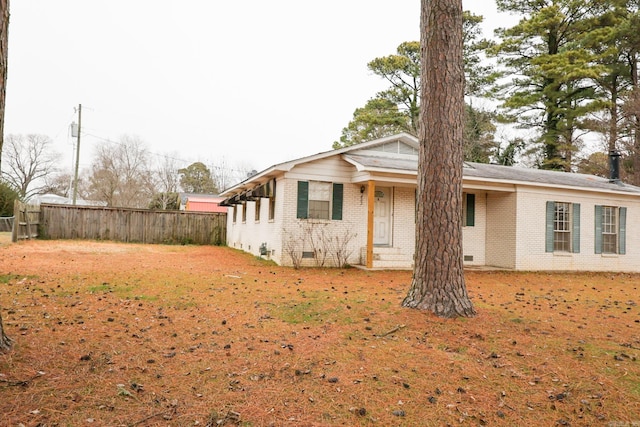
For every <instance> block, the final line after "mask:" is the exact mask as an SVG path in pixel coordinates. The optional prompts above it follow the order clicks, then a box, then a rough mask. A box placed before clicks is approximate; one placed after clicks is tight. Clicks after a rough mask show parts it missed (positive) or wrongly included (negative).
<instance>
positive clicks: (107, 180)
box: [85, 135, 155, 208]
mask: <svg viewBox="0 0 640 427" xmlns="http://www.w3.org/2000/svg"><path fill="white" fill-rule="evenodd" d="M154 192H155V187H154V184H153V178H152V173H151V171H150V168H149V155H148V152H147V149H146V147H145V146H144V143H143V142H142V141H141V140H140V139H139V138H137V137H131V136H127V135H125V136H123V137H122V138H120V142H119V143H117V144H104V145H102V146H100V147H98V150H97V154H96V156H95V158H94V160H93V163H92V164H91V171H90V172H89V178H88V194H87V195H86V196H85V197H87V198H89V199H90V200H95V201H101V202H106V204H107V206H118V207H129V208H143V207H144V208H146V207H147V206H148V205H149V201H150V200H151V197H152V195H153V193H154Z"/></svg>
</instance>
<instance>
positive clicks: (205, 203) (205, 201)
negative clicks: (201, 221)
mask: <svg viewBox="0 0 640 427" xmlns="http://www.w3.org/2000/svg"><path fill="white" fill-rule="evenodd" d="M223 200H224V198H223V197H216V198H212V197H189V198H188V199H187V204H186V205H185V210H186V211H191V212H222V213H226V212H227V208H226V207H225V206H220V202H221V201H223Z"/></svg>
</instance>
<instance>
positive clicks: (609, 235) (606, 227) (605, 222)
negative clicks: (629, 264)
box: [602, 206, 618, 254]
mask: <svg viewBox="0 0 640 427" xmlns="http://www.w3.org/2000/svg"><path fill="white" fill-rule="evenodd" d="M602 253H605V254H617V253H618V209H617V208H615V207H613V206H603V207H602Z"/></svg>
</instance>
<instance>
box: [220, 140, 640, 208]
mask: <svg viewBox="0 0 640 427" xmlns="http://www.w3.org/2000/svg"><path fill="white" fill-rule="evenodd" d="M395 142H397V143H398V147H400V146H401V145H402V146H404V148H405V150H402V149H401V148H398V152H395V153H392V152H388V151H385V149H384V147H387V146H390V144H392V143H395ZM381 147H382V148H383V149H380V148H381ZM417 149H418V139H417V138H416V137H414V136H412V135H409V134H406V133H403V134H398V135H393V136H390V137H385V138H380V139H377V140H374V141H369V142H365V143H361V144H356V145H352V146H350V147H345V148H341V149H338V150H331V151H326V152H323V153H318V154H315V155H312V156H307V157H302V158H299V159H295V160H291V161H288V162H284V163H280V164H277V165H274V166H272V167H270V168H268V169H265V170H264V171H262V172H259V173H258V174H256V175H254V176H252V177H250V178H248V179H246V180H245V181H243V182H241V183H239V184H236V185H235V186H233V187H231V188H229V189H227V190H225V191H223V192H222V193H221V196H224V197H226V198H227V200H225V202H227V201H228V200H229V199H230V198H232V197H234V196H237V195H240V194H243V193H246V192H247V191H251V190H252V189H255V188H257V187H258V186H260V185H262V184H264V183H265V182H266V181H268V180H269V179H272V178H274V177H275V176H276V175H277V174H278V173H282V172H287V171H290V170H291V169H293V168H294V167H295V166H296V165H299V164H303V163H308V162H312V161H316V160H320V159H324V158H327V157H330V156H341V157H342V159H344V160H345V161H347V162H348V163H350V164H352V165H353V166H354V167H355V168H356V170H357V171H359V172H369V173H370V174H371V175H372V176H373V177H375V174H376V173H385V174H395V175H396V176H397V175H405V176H410V177H411V176H415V177H417V174H418V155H417ZM411 150H414V151H415V152H414V153H412V152H411ZM463 180H464V181H466V182H470V181H477V182H492V183H500V184H510V185H515V184H520V185H535V186H546V187H556V188H566V189H569V188H574V189H585V190H591V191H599V192H610V193H618V194H620V193H622V194H632V195H640V187H635V186H633V185H629V184H625V183H622V182H619V181H615V182H612V181H611V180H609V179H607V178H602V177H599V176H595V175H587V174H580V173H572V172H560V171H549V170H542V169H531V168H524V167H517V166H502V165H495V164H487V163H472V162H465V163H464V165H463ZM225 202H223V204H224V203H225Z"/></svg>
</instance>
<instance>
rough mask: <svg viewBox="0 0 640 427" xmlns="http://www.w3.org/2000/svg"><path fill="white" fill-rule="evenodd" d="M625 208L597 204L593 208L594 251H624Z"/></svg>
mask: <svg viewBox="0 0 640 427" xmlns="http://www.w3.org/2000/svg"><path fill="white" fill-rule="evenodd" d="M626 223H627V208H624V207H617V206H599V205H596V208H595V246H596V247H595V253H597V254H624V253H625V252H626V226H627V224H626Z"/></svg>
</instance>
